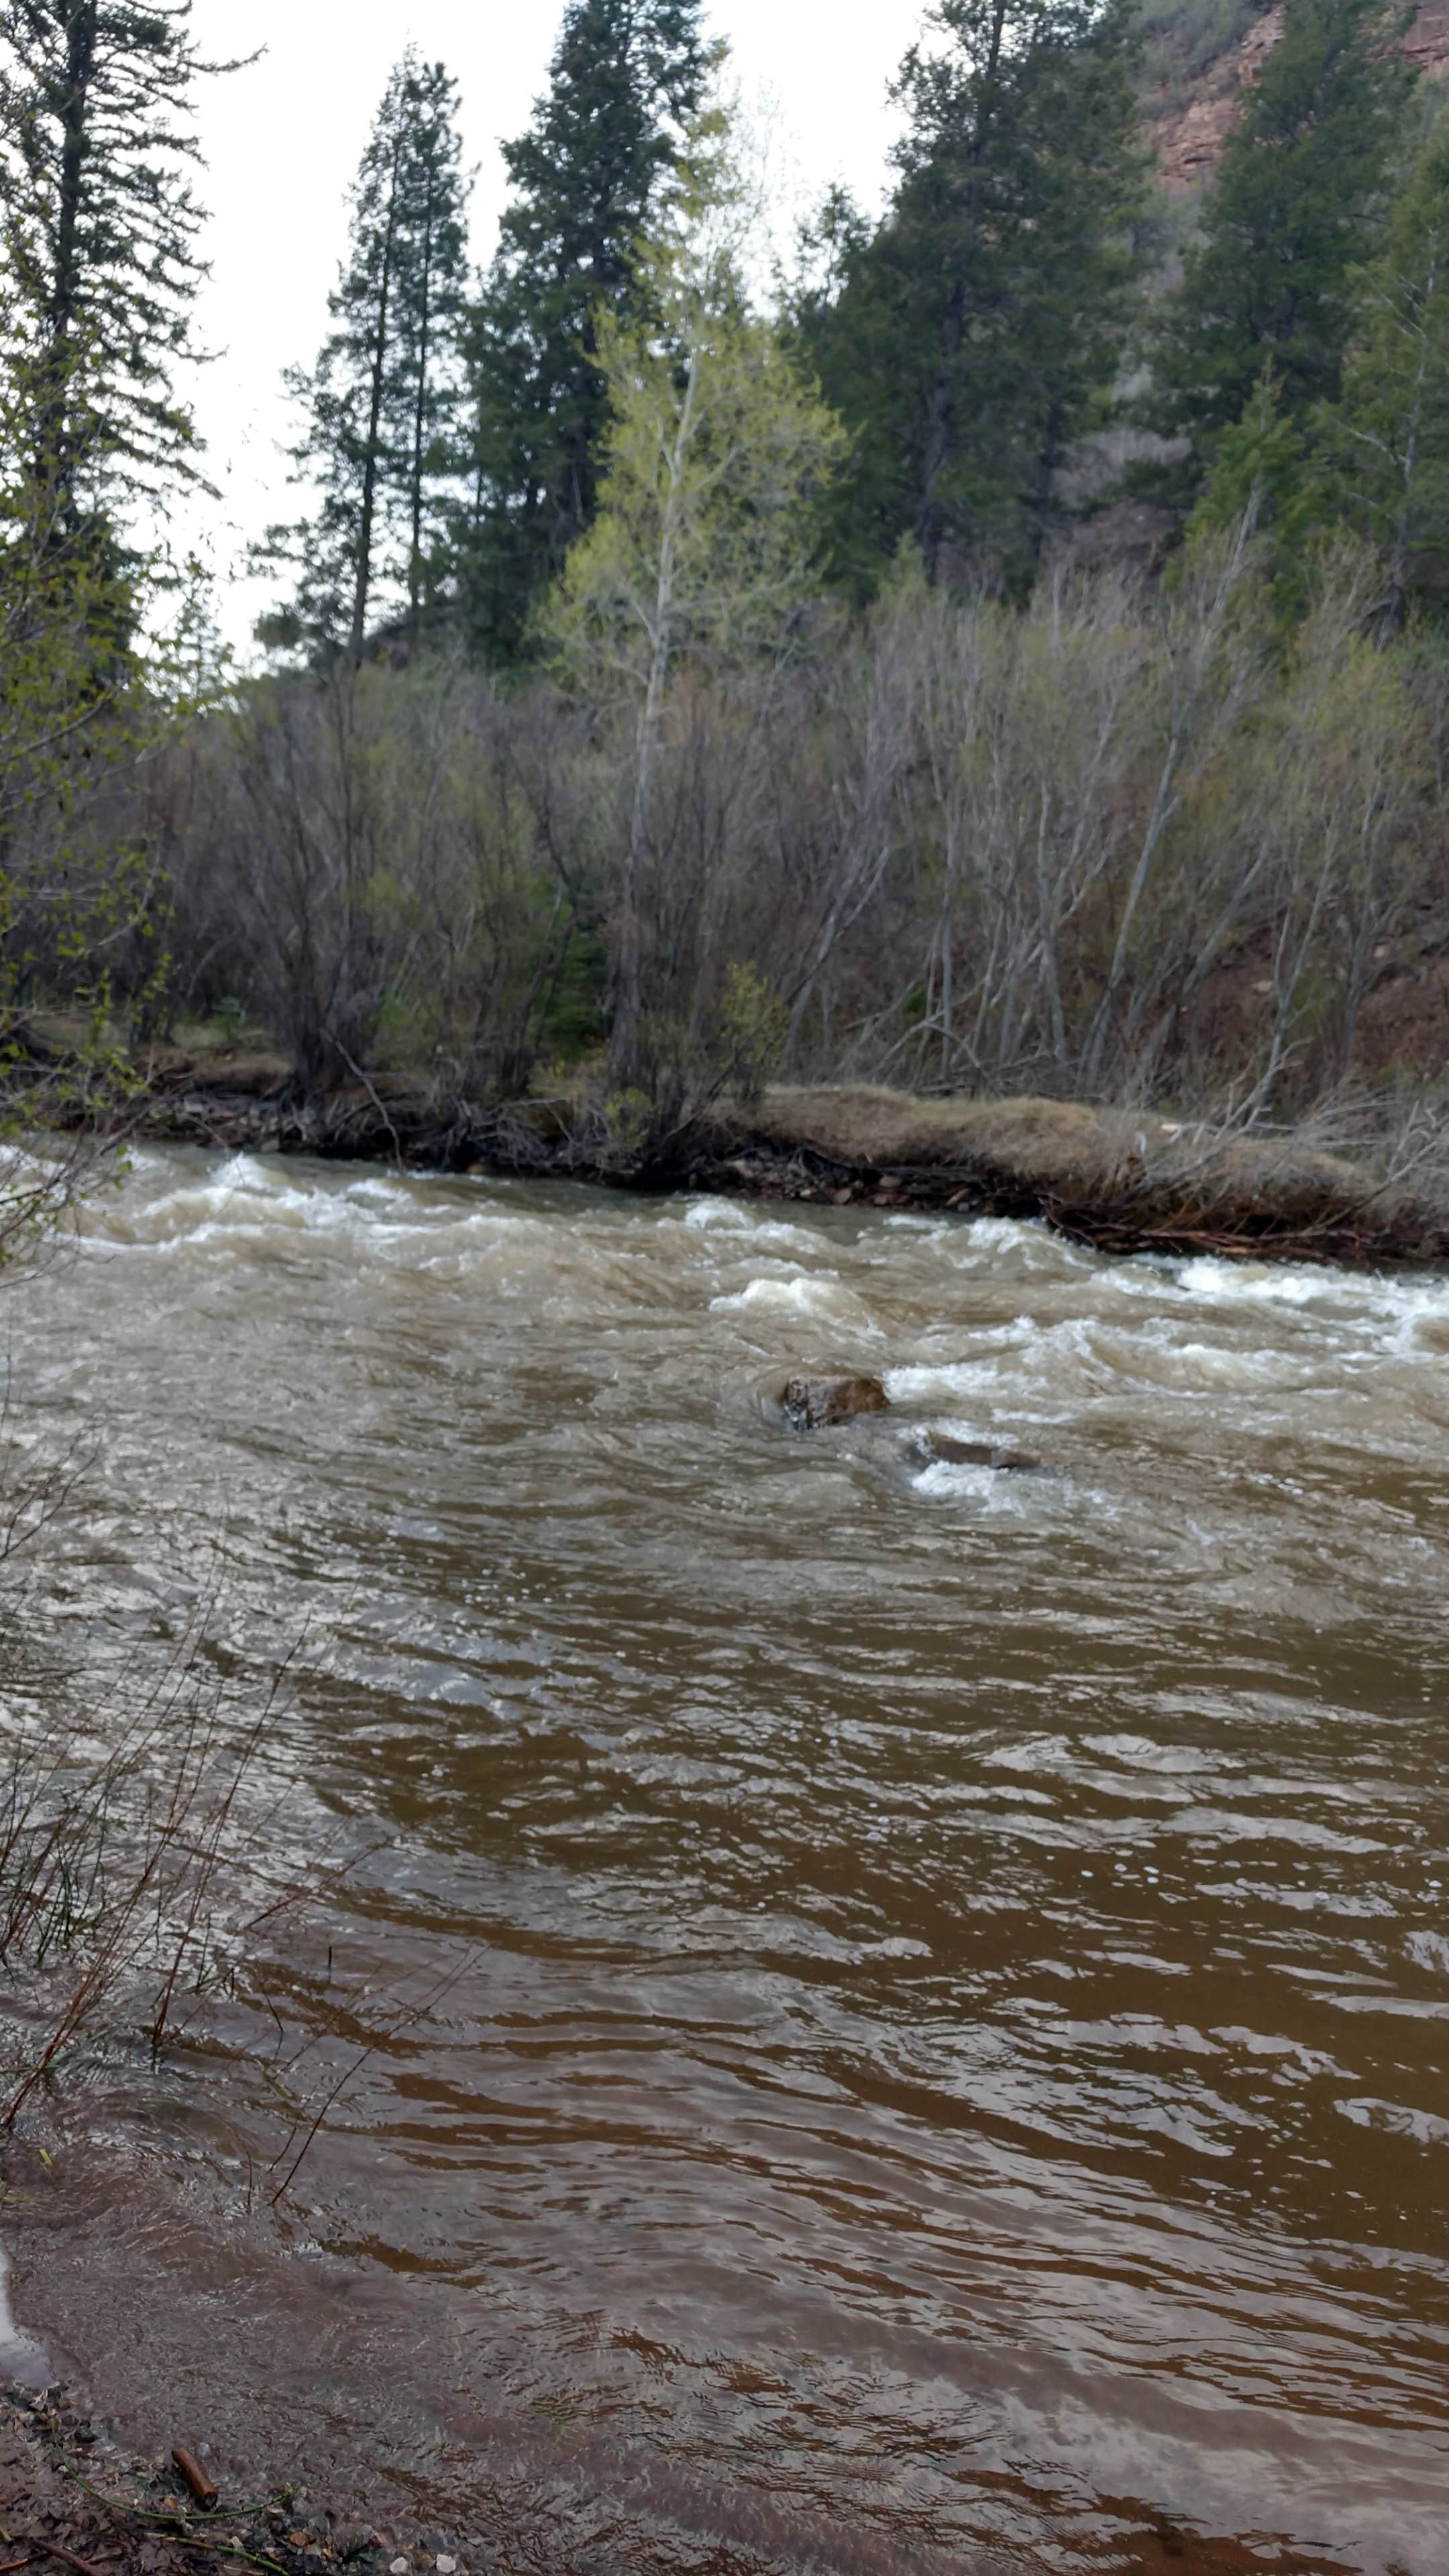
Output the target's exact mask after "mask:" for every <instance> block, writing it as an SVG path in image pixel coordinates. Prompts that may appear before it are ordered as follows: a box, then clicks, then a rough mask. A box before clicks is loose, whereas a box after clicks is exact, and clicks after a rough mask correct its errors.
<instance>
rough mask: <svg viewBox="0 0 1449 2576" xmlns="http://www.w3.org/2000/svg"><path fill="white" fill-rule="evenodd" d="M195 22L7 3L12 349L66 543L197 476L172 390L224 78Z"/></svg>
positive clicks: (4, 193) (96, 4)
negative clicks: (200, 127) (200, 197)
mask: <svg viewBox="0 0 1449 2576" xmlns="http://www.w3.org/2000/svg"><path fill="white" fill-rule="evenodd" d="M190 14H191V11H190V0H3V5H0V241H3V249H4V264H5V275H6V291H7V299H8V310H7V328H8V347H9V350H10V355H11V360H12V365H13V367H17V368H21V369H23V371H24V376H25V380H26V382H27V384H28V387H29V390H30V398H31V419H30V427H29V436H30V466H31V471H32V473H33V475H34V477H35V479H36V481H37V483H38V485H39V486H40V487H41V489H42V490H43V491H44V493H45V494H46V496H47V500H48V505H49V510H50V514H51V519H52V522H53V526H54V530H55V542H57V543H59V544H65V545H69V544H70V543H72V542H73V540H74V538H75V535H76V533H77V531H78V529H80V528H81V527H83V526H86V525H89V526H91V527H93V528H94V527H95V526H96V525H98V524H99V523H103V522H105V521H107V520H108V519H109V518H110V517H111V516H113V515H114V513H115V511H116V510H117V509H118V508H119V507H122V506H124V505H127V504H129V503H132V502H135V501H136V500H138V499H144V500H154V499H155V498H156V497H157V495H158V494H159V493H161V492H164V491H165V490H166V489H167V487H168V486H169V485H170V484H171V483H172V482H173V481H174V479H175V478H176V477H177V476H178V475H181V476H190V477H192V478H194V477H195V475H196V468H195V464H194V461H193V460H194V455H195V450H196V445H197V441H196V433H195V429H194V426H193V423H192V419H191V414H190V412H189V410H188V408H187V406H186V404H185V403H184V402H183V401H181V400H180V399H179V398H178V396H177V394H176V391H175V385H174V373H175V370H176V368H177V366H178V365H179V364H180V363H181V362H183V361H184V360H186V359H187V358H188V357H190V356H192V355H193V354H194V353H193V351H192V347H191V307H192V302H193V299H194V296H195V291H196V286H197V283H198V281H199V279H200V278H201V276H202V275H203V274H204V264H203V262H202V261H201V260H200V259H199V257H198V255H197V250H196V240H197V234H198V231H199V229H200V225H201V220H202V218H201V210H200V208H199V206H198V205H197V203H196V200H195V197H194V195H193V193H192V189H191V185H190V178H189V172H190V169H191V166H192V165H193V164H194V163H195V161H196V159H197V145H196V137H195V133H194V131H193V127H192V121H191V120H192V113H193V110H192V91H193V87H194V84H195V80H196V77H197V75H198V73H200V72H203V71H207V70H215V69H222V68H230V66H220V65H208V64H206V63H204V62H203V60H202V58H201V56H200V55H199V53H198V52H197V49H196V47H195V45H194V44H193V42H192V40H191V37H190V34H189V32H188V24H187V22H188V20H189V17H190ZM12 381H13V378H12Z"/></svg>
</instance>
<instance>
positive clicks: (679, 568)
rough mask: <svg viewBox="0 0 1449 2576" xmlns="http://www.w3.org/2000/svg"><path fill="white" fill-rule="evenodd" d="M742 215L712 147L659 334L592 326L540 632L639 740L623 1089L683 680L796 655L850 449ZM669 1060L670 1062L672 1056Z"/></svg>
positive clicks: (653, 291) (720, 152) (668, 252)
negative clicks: (760, 275)
mask: <svg viewBox="0 0 1449 2576" xmlns="http://www.w3.org/2000/svg"><path fill="white" fill-rule="evenodd" d="M742 211H743V196H742V191H741V189H740V185H739V181H738V177H737V174H736V173H735V171H734V169H733V166H732V164H731V162H730V159H729V155H728V151H727V150H724V149H720V148H718V138H717V136H715V135H714V134H713V133H712V131H711V132H709V133H707V134H705V135H703V136H701V138H700V149H699V151H698V153H697V156H696V160H695V163H694V166H693V169H692V172H691V176H690V184H689V186H688V188H687V189H686V190H685V191H683V192H682V194H681V198H680V202H679V207H678V212H677V219H676V221H675V222H674V223H673V225H672V226H671V228H670V229H669V231H667V232H665V233H662V234H661V235H660V236H659V237H657V238H656V240H655V241H654V242H653V243H652V244H649V245H647V246H646V248H645V250H644V251H643V252H642V253H641V270H642V273H643V276H644V278H645V281H646V284H647V293H648V307H649V311H650V313H651V316H652V317H653V318H652V321H651V322H650V323H643V322H636V323H635V324H634V325H633V326H629V325H626V324H624V323H621V322H618V321H616V320H614V319H612V318H610V317H608V316H604V317H603V318H602V319H601V321H600V325H599V335H598V348H599V363H600V366H601V369H602V372H603V377H604V382H605V384H606V386H607V389H608V395H609V406H610V415H611V417H610V427H609V432H608V437H607V441H606V445H605V450H604V475H603V483H602V487H601V491H600V497H599V506H598V511H597V515H596V516H595V519H594V522H593V525H592V526H591V527H590V529H589V530H588V532H587V534H586V535H584V536H583V537H581V538H580V539H579V541H578V543H577V544H576V545H575V547H574V549H573V552H572V554H571V555H570V556H569V558H568V561H567V563H566V565H565V567H564V571H563V574H562V576H561V578H560V580H559V582H558V584H557V586H556V588H555V591H554V593H553V596H552V598H551V600H550V601H549V603H548V607H547V611H546V614H545V617H544V619H543V620H542V633H543V635H544V636H545V638H546V640H547V643H548V645H549V647H550V649H551V652H552V656H553V660H554V664H555V667H556V669H557V671H558V672H559V674H560V676H561V677H562V678H563V680H564V682H565V685H566V686H567V687H569V688H570V689H571V690H572V691H574V692H577V693H580V694H583V695H587V696H589V697H592V698H594V699H595V700H596V701H602V702H604V703H612V704H613V705H614V706H616V707H618V708H620V709H621V710H622V712H623V716H624V720H625V722H627V724H628V725H629V727H630V730H631V731H632V735H633V756H632V761H631V763H630V770H631V775H630V781H629V788H628V802H629V808H630V823H629V831H628V841H627V846H626V850H625V854H624V865H623V870H622V877H621V883H620V887H619V895H618V917H619V940H618V945H617V949H616V975H615V990H614V1018H613V1030H612V1040H611V1069H612V1072H613V1075H614V1078H615V1079H616V1081H619V1082H633V1081H634V1080H635V1079H636V1078H637V1076H638V1073H639V1069H640V1067H639V1059H638V1047H639V1045H640V1043H641V1041H642V1033H643V1025H644V1013H643V977H644V971H645V969H644V948H645V913H646V910H647V909H649V908H650V907H649V906H648V905H647V904H646V888H647V880H648V876H649V873H650V870H651V867H652V866H653V865H654V864H655V862H656V859H657V816H656V778H657V773H658V770H659V766H660V757H661V749H662V745H663V737H664V730H665V724H666V718H667V712H668V701H669V697H670V692H671V688H672V684H673V681H674V678H675V674H676V671H677V670H678V669H679V668H681V667H682V666H688V667H690V668H692V669H693V670H694V671H696V672H698V673H701V674H703V673H708V674H709V675H710V676H711V677H713V678H714V679H716V680H720V679H724V678H726V677H727V676H728V675H730V674H732V673H739V672H742V671H748V670H750V669H752V668H754V667H757V666H759V665H760V664H762V663H764V664H768V663H770V662H772V661H774V662H777V663H778V662H780V661H782V660H783V659H785V658H786V657H788V655H789V653H790V651H791V649H792V646H793V643H794V640H795V639H796V637H797V636H798V633H799V630H800V626H801V623H802V620H803V618H804V616H805V613H806V610H807V608H808V605H809V602H810V599H811V596H812V593H813V592H814V590H815V588H816V581H815V576H814V567H813V564H812V550H813V546H814V541H815V530H816V519H815V515H814V506H813V505H814V504H815V503H816V502H817V500H818V499H819V497H820V496H821V495H822V494H823V492H824V490H825V489H826V488H827V486H828V483H829V480H830V477H831V475H832V473H833V472H834V470H835V468H836V466H837V464H838V462H839V458H840V455H841V452H842V448H843V443H844V442H843V437H842V433H841V430H840V427H839V424H838V422H837V421H836V420H835V418H834V416H833V414H832V413H830V412H829V411H828V410H827V409H826V407H825V405H824V404H823V403H822V402H821V400H820V398H819V395H818V393H817V392H816V391H815V389H814V387H813V386H811V385H810V384H809V383H808V382H807V381H806V380H805V379H804V378H803V377H802V375H801V373H800V370H799V367H798V365H797V363H796V361H795V359H794V358H793V356H792V355H791V353H790V351H789V350H788V349H787V348H786V346H785V344H784V341H783V339H782V337H781V334H780V332H779V330H778V328H777V327H776V326H775V325H774V324H773V323H772V322H769V321H767V320H764V319H762V318H761V317H759V316H758V315H756V314H754V313H752V312H751V310H750V309H749V306H748V303H747V301H746V299H745V295H744V292H743V288H742V285H741V279H740V264H739V249H740V219H741V215H742ZM656 909H657V908H656ZM666 1052H667V1053H669V1054H670V1055H671V1057H677V1053H678V1051H677V1050H676V1049H675V1048H674V1046H673V1042H672V1040H671V1041H670V1042H669V1044H668V1047H667V1049H666ZM687 1054H688V1050H687V1049H686V1058H687ZM681 1078H682V1079H683V1078H684V1077H681Z"/></svg>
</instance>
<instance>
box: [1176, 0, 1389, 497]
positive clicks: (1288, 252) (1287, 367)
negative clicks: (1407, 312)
mask: <svg viewBox="0 0 1449 2576" xmlns="http://www.w3.org/2000/svg"><path fill="white" fill-rule="evenodd" d="M1404 23H1405V19H1404V12H1403V10H1402V8H1400V7H1399V6H1398V5H1397V0H1286V7H1285V11H1284V18H1283V33H1282V36H1281V37H1280V39H1279V42H1278V43H1277V45H1276V46H1275V47H1274V49H1273V51H1272V53H1271V54H1270V55H1269V56H1268V59H1267V61H1266V63H1265V64H1264V66H1263V70H1262V73H1261V75H1260V77H1259V80H1258V84H1257V87H1256V89H1255V90H1254V92H1253V94H1252V97H1251V99H1250V100H1249V102H1248V106H1247V108H1246V111H1245V113H1244V115H1243V117H1242V119H1241V121H1240V122H1239V124H1238V126H1237V127H1236V129H1235V131H1234V132H1233V134H1232V135H1231V136H1230V138H1229V140H1228V143H1227V146H1226V148H1225V150H1224V153H1223V158H1222V164H1221V167H1220V169H1219V173H1218V179H1217V185H1216V187H1215V188H1214V191H1213V194H1212V197H1211V199H1210V200H1209V203H1208V208H1207V219H1206V224H1205V228H1204V231H1203V235H1202V238H1201V240H1200V241H1199V242H1198V244H1197V245H1196V246H1195V247H1194V248H1193V250H1192V251H1190V253H1189V255H1188V258H1187V262H1186V267H1185V270H1184V274H1183V279H1182V284H1181V286H1180V288H1179V289H1178V291H1177V293H1176V294H1175V295H1174V296H1173V297H1172V299H1171V301H1170V302H1169V304H1168V306H1167V309H1166V313H1165V316H1164V324H1163V330H1162V335H1161V340H1160V344H1159V349H1158V354H1157V361H1156V367H1155V376H1156V383H1157V395H1156V404H1155V416H1156V419H1157V422H1158V425H1159V426H1160V427H1162V428H1164V429H1167V430H1168V431H1171V432H1173V433H1176V434H1177V435H1179V436H1183V437H1185V438H1187V439H1188V440H1189V441H1190V442H1191V446H1192V461H1191V463H1190V465H1189V468H1188V470H1187V474H1186V476H1185V477H1184V480H1185V481H1186V482H1187V483H1188V485H1189V486H1191V485H1192V484H1193V483H1194V482H1196V481H1197V480H1199V479H1200V477H1201V474H1202V472H1203V470H1204V468H1205V464H1206V461H1207V460H1208V459H1209V458H1210V456H1211V454H1212V450H1213V444H1214V440H1215V438H1216V437H1217V436H1218V434H1219V433H1221V432H1222V431H1223V430H1224V429H1226V428H1227V427H1228V426H1229V424H1230V423H1232V422H1234V421H1236V420H1238V419H1239V418H1240V417H1241V416H1242V414H1243V413H1244V412H1245V411H1246V410H1247V408H1248V406H1249V405H1250V404H1251V403H1252V401H1253V399H1254V396H1255V393H1256V389H1257V387H1258V385H1259V382H1260V380H1261V378H1262V374H1263V368H1264V365H1265V363H1268V364H1271V367H1272V372H1273V381H1274V384H1275V387H1276V390H1277V399H1278V402H1279V405H1280V407H1281V410H1282V412H1283V415H1284V417H1285V418H1287V419H1289V420H1293V421H1297V422H1298V423H1299V424H1300V425H1301V424H1303V423H1304V422H1305V421H1306V420H1307V419H1308V417H1309V415H1310V414H1311V412H1312V410H1313V408H1314V406H1315V405H1317V404H1319V403H1321V402H1324V401H1331V400H1333V399H1334V398H1335V397H1336V395H1337V393H1338V388H1339V372H1340V368H1341V365H1342V360H1343V352H1344V346H1345V343H1346V340H1347V336H1348V331H1349V326H1350V321H1351V317H1352V312H1353V291H1352V283H1351V279H1352V272H1353V270H1354V268H1355V266H1356V264H1358V263H1361V262H1363V261H1364V260H1366V259H1368V258H1370V257H1371V256H1372V255H1373V251H1374V248H1375V244H1376V239H1377V237H1378V235H1379V232H1380V228H1381V223H1382V217H1383V214H1384V210H1385V202H1386V197H1387V183H1388V173H1389V166H1390V160H1391V155H1392V153H1393V149H1394V146H1395V143H1396V141H1397V138H1398V135H1399V133H1400V131H1401V118H1402V112H1403V108H1404V104H1405V101H1406V98H1407V95H1408V92H1409V89H1410V86H1411V84H1412V80H1413V73H1412V71H1411V70H1410V68H1409V66H1408V65H1407V64H1406V62H1405V61H1404V59H1403V57H1402V55H1401V54H1400V53H1399V52H1398V50H1397V49H1396V44H1395V39H1396V37H1397V36H1398V35H1399V34H1401V33H1402V30H1403V26H1404Z"/></svg>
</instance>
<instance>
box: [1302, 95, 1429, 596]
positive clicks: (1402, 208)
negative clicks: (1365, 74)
mask: <svg viewBox="0 0 1449 2576" xmlns="http://www.w3.org/2000/svg"><path fill="white" fill-rule="evenodd" d="M1325 435H1326V440H1327V444H1328V447H1329V450H1330V453H1331V456H1332V458H1333V463H1334V469H1335V471H1334V491H1335V497H1336V499H1337V501H1338V505H1339V507H1340V509H1341V510H1342V512H1343V515H1344V516H1345V518H1347V519H1348V520H1349V522H1350V524H1352V525H1355V526H1357V527H1358V528H1359V529H1360V530H1361V531H1362V533H1363V534H1364V535H1366V536H1368V537H1369V538H1371V539H1372V541H1373V542H1374V544H1375V545H1377V546H1378V547H1379V548H1380V550H1381V552H1382V554H1383V557H1384V562H1385V566H1386V569H1387V575H1388V592H1389V597H1388V604H1389V613H1390V616H1391V617H1392V618H1393V619H1394V620H1395V621H1397V620H1399V619H1401V618H1402V617H1403V615H1404V613H1405V610H1406V607H1407V606H1408V604H1409V602H1410V601H1411V600H1413V599H1420V600H1424V601H1426V602H1427V603H1429V604H1430V605H1432V606H1433V607H1434V608H1435V609H1437V610H1438V611H1440V612H1441V613H1442V612H1443V610H1444V609H1445V608H1446V607H1449V116H1444V117H1441V118H1440V120H1439V122H1438V124H1437V125H1436V126H1435V128H1434V130H1433V133H1432V134H1431V135H1430V138H1429V141H1428V143H1427V145H1426V146H1425V148H1424V151H1423V152H1422V154H1421V156H1420V158H1419V161H1418V164H1417V166H1416V168H1415V170H1414V173H1413V176H1412V178H1411V179H1410V182H1409V184H1408V186H1407V188H1406V189H1405V191H1404V193H1403V195H1402V197H1401V198H1400V200H1399V202H1398V204H1397V205H1396V207H1395V209H1394V213H1393V218H1392V221H1391V224H1390V228H1389V237H1388V241H1387V243H1386V244H1385V247H1384V250H1383V252H1382V254H1381V256H1380V258H1379V259H1378V260H1377V262H1376V263H1375V264H1374V265H1373V267H1371V268H1370V269H1369V270H1368V271H1367V272H1366V274H1365V275H1364V277H1363V278H1362V280H1361V292H1360V298H1359V307H1358V321H1357V326H1356V329H1355V333H1354V339H1353V344H1352V347H1351V349H1350V353H1349V358H1348V362H1347V364H1346V366H1345V369H1344V384H1343V400H1342V403H1341V405H1340V407H1339V409H1338V411H1337V413H1336V414H1334V415H1330V417H1329V419H1328V421H1327V423H1326V425H1325Z"/></svg>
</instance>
